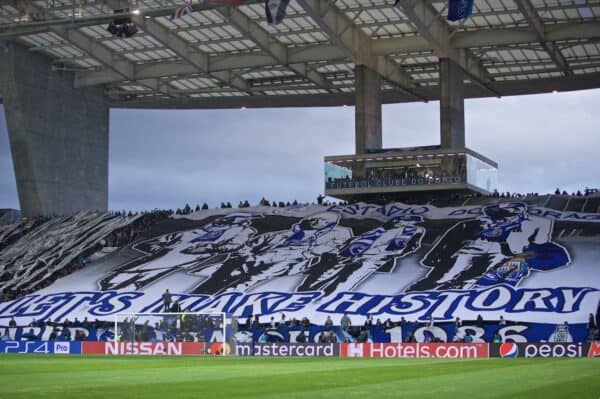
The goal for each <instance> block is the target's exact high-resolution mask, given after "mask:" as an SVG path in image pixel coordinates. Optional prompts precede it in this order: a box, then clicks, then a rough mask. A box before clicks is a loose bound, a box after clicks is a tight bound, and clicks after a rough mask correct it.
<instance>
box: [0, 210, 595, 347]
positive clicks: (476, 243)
mask: <svg viewBox="0 0 600 399" xmlns="http://www.w3.org/2000/svg"><path fill="white" fill-rule="evenodd" d="M160 231H161V234H159V235H156V236H155V237H153V238H150V239H147V240H145V241H143V242H139V243H137V244H135V245H133V246H132V247H131V248H129V249H127V250H126V251H123V250H122V251H119V252H118V253H116V254H114V255H108V256H107V257H106V258H104V259H101V260H100V261H98V262H95V263H92V264H91V265H88V266H86V267H85V268H83V269H82V270H79V271H77V272H75V273H73V274H70V275H69V276H67V277H64V278H62V279H59V280H57V281H56V282H54V283H52V284H51V285H49V286H48V287H46V288H44V289H42V290H40V291H38V292H36V293H35V294H32V295H28V296H25V297H21V298H18V299H16V300H13V301H10V302H5V303H2V304H0V326H6V325H7V322H8V320H9V319H10V318H11V317H14V318H15V320H16V321H17V324H18V325H26V324H27V323H29V322H30V321H31V320H32V319H34V318H35V319H36V320H47V319H52V321H63V320H65V319H69V320H71V321H72V320H73V319H74V318H75V317H77V318H79V320H80V321H81V320H83V319H84V318H88V319H89V320H94V319H100V320H109V321H112V320H114V317H115V315H116V314H118V313H133V312H144V313H148V312H160V311H163V310H164V308H163V303H162V298H161V296H162V294H163V292H164V291H165V290H166V289H169V290H170V292H171V293H172V299H173V301H178V302H179V305H180V307H181V309H185V310H188V311H192V312H205V313H215V312H225V313H227V314H230V315H233V316H236V317H238V318H239V319H240V323H241V322H243V321H245V319H246V318H247V317H249V316H251V315H253V316H259V317H260V321H261V322H263V323H267V322H269V320H270V318H271V317H275V318H276V319H277V320H279V319H280V316H281V315H282V314H284V315H285V316H286V317H287V319H288V320H289V319H292V318H296V319H302V318H304V317H307V318H308V319H309V320H310V322H311V323H313V324H317V325H319V324H321V325H322V324H323V323H324V322H325V320H326V319H327V317H328V316H330V317H331V318H332V320H333V322H334V323H335V324H339V322H340V318H341V316H342V315H343V314H347V315H348V316H349V317H350V319H351V320H352V323H353V324H354V325H356V324H363V323H364V321H365V317H366V316H367V315H371V316H372V317H373V322H374V323H376V320H377V319H380V320H381V321H382V322H383V321H385V320H386V319H390V320H391V321H392V322H394V323H397V322H400V321H401V320H402V319H403V318H404V320H406V321H408V322H412V323H417V324H419V323H421V324H422V323H425V322H426V321H427V320H429V319H430V318H431V319H433V321H434V322H435V324H436V328H439V330H429V331H434V332H435V331H437V333H438V335H441V334H442V332H443V333H444V334H445V337H444V339H446V340H448V341H450V340H452V338H453V336H454V334H455V332H456V331H453V330H452V327H451V325H452V323H453V322H454V321H455V319H456V318H460V319H461V320H462V321H474V320H476V319H477V318H478V316H481V318H482V319H483V320H484V321H486V322H487V323H488V324H487V327H485V326H484V327H483V330H484V331H483V332H481V331H479V332H475V333H474V335H475V336H478V335H479V336H482V335H483V336H484V337H485V339H486V340H489V339H490V338H491V335H492V334H493V333H494V332H495V331H492V330H499V329H501V328H504V327H505V326H506V327H508V326H515V325H517V326H519V328H518V329H517V330H518V331H512V332H511V333H512V334H518V335H519V336H522V337H524V340H527V341H535V342H543V341H551V340H559V339H556V338H557V334H559V335H560V337H559V338H560V340H571V341H581V340H584V339H585V338H586V323H587V321H588V319H589V317H590V315H596V313H597V309H598V303H599V300H600V273H599V272H598V260H599V259H600V214H595V213H594V214H590V213H587V214H586V213H580V212H559V211H555V210H551V209H546V208H539V207H530V206H528V205H527V204H526V203H524V202H518V201H517V202H505V203H493V204H489V205H486V206H465V207H460V208H437V207H434V206H429V205H425V206H423V205H419V206H411V205H405V204H401V203H394V204H389V205H386V206H375V205H368V204H353V205H348V206H332V207H322V206H317V205H307V206H294V207H287V208H267V207H256V208H244V209H220V210H208V211H201V212H197V213H194V214H192V215H187V216H185V217H178V218H177V219H172V220H169V221H168V223H165V225H164V226H162V227H161V230H160ZM17 243H18V242H17ZM9 248H10V246H9ZM13 252H15V251H13ZM16 252H18V251H16ZM55 256H60V254H55ZM14 259H22V257H19V256H18V253H15V254H14ZM40 278H42V277H40ZM6 284H8V286H10V281H9V282H5V285H6ZM501 317H502V318H504V320H505V321H506V322H507V323H506V324H505V323H504V321H502V322H501V321H500V318H501ZM565 322H566V323H567V324H565ZM494 323H496V324H494ZM559 325H560V326H561V328H557V326H559ZM492 326H493V327H492ZM513 330H514V329H513ZM406 331H407V330H406V329H405V330H404V332H402V334H398V332H396V333H394V332H389V331H388V332H386V334H387V337H388V339H387V340H385V338H383V339H384V341H383V342H387V341H395V340H397V339H403V340H404V339H406V338H407V336H406V333H405V332H406ZM392 334H394V339H392V338H391V335H392ZM416 335H418V333H417V334H416ZM426 335H427V334H423V337H424V338H423V340H427V339H426V338H425V337H426ZM433 335H436V334H433ZM415 338H417V340H418V339H419V338H418V337H415ZM430 338H431V337H430ZM518 342H523V341H518Z"/></svg>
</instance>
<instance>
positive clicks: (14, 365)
mask: <svg viewBox="0 0 600 399" xmlns="http://www.w3.org/2000/svg"><path fill="white" fill-rule="evenodd" d="M0 398H1V399H9V398H27V399H29V398H60V399H70V398H74V399H75V398H76V399H85V398H102V399H116V398H144V399H154V398H157V399H158V398H160V399H176V398H202V399H203V398H219V399H227V398H261V399H266V398H310V399H314V398H343V399H346V398H361V399H365V398H377V399H382V398H440V399H450V398H461V399H474V398H527V399H531V398H544V399H547V398H567V399H583V398H590V399H600V359H587V358H583V359H485V360H441V359H435V360H433V359H432V360H425V359H340V358H336V359H331V358H329V359H325V358H310V359H309V358H202V357H183V358H182V357H164V358H158V357H131V356H130V357H127V356H124V357H106V356H102V357H93V356H85V357H75V356H72V357H63V356H57V355H29V356H28V355H3V356H0Z"/></svg>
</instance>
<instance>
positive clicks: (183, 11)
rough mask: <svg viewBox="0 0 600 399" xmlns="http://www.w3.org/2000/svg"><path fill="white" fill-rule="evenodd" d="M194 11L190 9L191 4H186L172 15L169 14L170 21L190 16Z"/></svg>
mask: <svg viewBox="0 0 600 399" xmlns="http://www.w3.org/2000/svg"><path fill="white" fill-rule="evenodd" d="M193 11H194V10H193V9H192V5H191V4H186V5H184V6H183V7H179V8H178V9H176V10H175V11H173V14H171V20H174V19H177V18H181V17H183V16H184V15H188V14H191V13H192V12H193Z"/></svg>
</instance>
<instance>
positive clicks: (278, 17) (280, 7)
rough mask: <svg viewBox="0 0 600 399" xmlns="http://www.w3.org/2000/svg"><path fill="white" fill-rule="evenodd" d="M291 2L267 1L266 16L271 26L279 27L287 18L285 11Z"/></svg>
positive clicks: (284, 0) (280, 0) (281, 0)
mask: <svg viewBox="0 0 600 399" xmlns="http://www.w3.org/2000/svg"><path fill="white" fill-rule="evenodd" d="M289 2H290V0H265V14H266V15H267V22H268V23H269V25H277V24H279V23H281V21H283V18H285V9H286V8H287V6H288V3H289Z"/></svg>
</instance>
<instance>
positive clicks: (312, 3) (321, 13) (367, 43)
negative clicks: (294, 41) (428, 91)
mask: <svg viewBox="0 0 600 399" xmlns="http://www.w3.org/2000/svg"><path fill="white" fill-rule="evenodd" d="M297 2H298V4H299V5H300V6H301V7H302V8H303V9H304V11H306V13H307V14H308V15H309V16H310V17H311V18H312V19H313V20H314V21H315V23H316V24H317V25H318V26H319V27H320V28H321V29H322V30H323V31H324V32H325V34H326V35H327V36H328V37H329V39H330V40H331V41H332V42H333V44H335V45H336V46H338V47H339V48H340V49H342V50H343V51H344V52H345V53H346V55H347V56H348V57H350V58H351V59H352V61H353V63H354V64H358V65H365V66H367V67H368V68H370V69H372V70H373V71H375V72H377V73H378V74H379V75H381V77H382V78H384V79H385V80H387V81H388V82H390V83H392V84H394V85H396V86H397V87H398V88H399V89H400V90H402V91H404V92H405V93H407V94H410V95H412V96H414V97H416V98H417V99H421V100H425V101H427V100H428V99H427V98H425V97H421V96H420V95H419V94H418V93H417V91H415V90H414V89H415V88H416V85H415V82H414V81H413V79H412V77H411V76H410V74H408V73H407V72H406V71H405V70H404V69H403V68H402V66H401V65H399V64H398V63H397V62H396V61H394V60H393V59H392V58H390V57H387V56H378V55H376V54H375V52H374V51H373V42H372V40H371V39H370V38H369V36H368V35H367V34H366V33H365V32H364V31H363V30H362V29H361V28H360V27H358V26H356V25H355V24H354V22H353V21H352V20H351V19H350V17H349V16H348V15H347V14H346V13H345V12H343V11H341V10H340V9H338V8H337V7H336V6H335V4H333V2H331V1H325V0H297Z"/></svg>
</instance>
